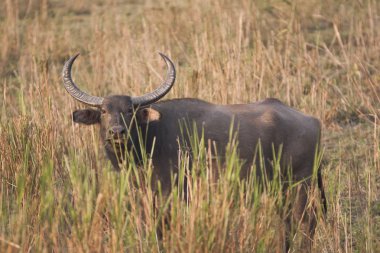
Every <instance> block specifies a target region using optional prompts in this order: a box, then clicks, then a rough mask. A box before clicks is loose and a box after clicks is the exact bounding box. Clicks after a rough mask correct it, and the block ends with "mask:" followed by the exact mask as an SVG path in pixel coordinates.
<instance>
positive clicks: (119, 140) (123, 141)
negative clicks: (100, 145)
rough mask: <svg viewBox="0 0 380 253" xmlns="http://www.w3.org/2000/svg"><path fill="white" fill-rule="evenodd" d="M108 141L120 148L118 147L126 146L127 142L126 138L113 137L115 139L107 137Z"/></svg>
mask: <svg viewBox="0 0 380 253" xmlns="http://www.w3.org/2000/svg"><path fill="white" fill-rule="evenodd" d="M106 143H107V144H109V145H111V146H115V147H117V148H118V147H124V146H125V145H126V143H127V140H126V139H125V138H113V139H106Z"/></svg>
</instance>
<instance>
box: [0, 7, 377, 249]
mask: <svg viewBox="0 0 380 253" xmlns="http://www.w3.org/2000/svg"><path fill="white" fill-rule="evenodd" d="M379 10H380V4H379V3H378V1H371V0H352V1H343V0H338V1H336V0H326V1H318V0H309V1H305V0H303V1H302V0H296V1H287V0H282V1H280V0H271V1H261V0H257V1H250V0H236V1H225V0H214V1H211V0H194V1H189V0H178V1H172V0H166V1H151V0H146V1H143V0H140V1H138V0H132V1H122V0H105V1H100V0H93V1H90V0H67V1H58V0H50V1H49V0H40V1H38V0H3V1H1V3H0V94H1V96H0V105H1V112H0V122H1V123H0V158H1V167H0V180H1V181H0V182H1V187H0V249H1V251H2V252H17V251H23V252H24V251H25V252H26V251H32V252H46V251H57V252H60V251H64V252H65V251H73V250H75V251H78V252H90V251H91V252H92V251H94V252H96V251H111V252H119V251H124V252H125V251H132V252H134V251H140V252H150V251H165V252H166V251H167V252H220V250H221V249H223V250H224V251H227V252H244V251H247V252H250V251H256V252H276V251H278V247H277V246H276V245H278V244H279V242H277V239H276V224H278V221H277V220H276V215H275V214H274V213H275V211H274V210H273V203H274V202H271V199H270V198H268V199H267V198H265V197H261V198H260V201H259V202H260V208H258V209H257V210H256V209H254V208H253V209H252V208H251V207H247V206H244V205H241V206H239V205H238V206H237V207H236V208H235V209H231V208H230V207H229V206H228V205H227V204H226V202H224V200H226V199H225V198H226V196H225V195H224V193H223V190H220V189H219V191H218V190H215V192H213V193H214V196H213V198H214V200H215V201H216V202H217V203H219V204H215V205H214V206H213V205H210V203H209V202H208V201H207V199H208V197H207V196H206V195H207V194H206V193H207V192H208V190H207V189H206V188H200V190H199V192H200V193H199V201H193V202H191V203H188V204H187V205H185V204H184V203H183V204H181V201H178V200H177V201H176V202H175V198H174V197H173V200H172V201H174V202H173V203H174V204H173V203H172V206H177V207H178V210H176V211H175V213H176V214H177V216H174V215H172V219H174V220H175V222H174V223H173V224H175V225H173V226H174V227H173V228H171V229H169V230H168V231H166V232H165V231H164V235H163V239H162V240H160V239H158V238H157V236H156V224H154V219H153V218H152V214H151V212H152V210H151V209H152V206H151V203H152V198H153V196H152V193H151V192H150V193H149V189H145V188H144V187H140V188H136V189H134V190H132V186H131V185H129V181H128V180H127V179H128V177H129V172H130V171H129V170H126V171H123V172H122V173H120V174H115V173H113V172H111V169H110V166H109V164H108V162H107V160H106V159H105V158H104V155H103V150H102V147H101V144H100V143H99V138H98V132H97V128H96V127H88V128H85V127H80V126H77V125H74V124H73V123H72V122H71V112H72V111H73V109H74V108H79V107H82V105H80V104H78V103H77V102H75V101H74V100H73V99H72V98H71V97H70V96H69V95H68V94H67V93H66V91H65V89H64V88H63V85H62V80H61V70H62V67H63V64H64V62H65V60H67V59H68V58H69V57H70V56H72V55H73V54H75V53H77V52H79V53H81V57H80V58H79V59H78V62H77V63H76V65H75V67H74V69H73V72H74V73H73V76H74V80H76V82H77V83H78V84H79V85H80V87H81V88H83V89H84V90H86V91H89V92H90V93H92V94H94V95H100V96H104V95H108V94H127V95H141V94H143V93H144V92H148V91H151V90H153V89H154V88H155V87H157V85H158V83H159V82H160V80H161V76H162V75H163V74H164V73H165V70H164V69H165V67H164V64H163V63H162V62H161V60H160V57H159V56H158V54H157V52H158V51H160V52H163V53H166V54H168V55H169V56H170V57H171V58H172V59H173V60H174V62H175V64H176V66H177V76H178V78H177V81H176V84H175V86H174V88H173V89H172V91H171V92H170V93H169V94H168V96H167V98H180V97H195V98H200V99H205V100H208V101H210V102H214V103H223V104H227V103H249V102H254V101H257V100H260V99H264V98H267V97H276V98H279V99H280V100H282V101H283V102H285V103H286V104H288V105H291V106H293V107H295V108H297V109H298V110H301V111H303V112H306V113H308V114H311V115H314V116H316V117H318V118H319V119H320V120H321V121H322V124H323V144H324V148H325V152H324V153H325V161H326V162H325V165H324V170H323V177H324V180H325V182H326V183H325V187H326V191H327V196H328V203H329V207H328V217H327V219H326V221H322V220H321V221H320V223H319V226H318V228H317V233H316V236H315V238H314V239H315V243H314V246H313V250H314V251H315V252H378V250H379V248H380V239H379V238H380V189H379V187H380V177H379V175H380V174H379V172H380V158H379V154H380V144H379V143H380V134H379V116H380V85H379V82H380V72H379V68H380V59H379V55H380V43H379V41H380V32H379V31H380V30H379V29H378V27H379V26H380V16H379ZM226 187H228V186H226ZM147 188H149V187H147ZM202 189H203V190H202ZM218 201H219V202H218ZM176 204H177V205H176ZM199 205H200V206H202V205H203V206H206V207H204V208H198V207H199ZM173 208H174V207H173ZM173 212H174V211H173ZM143 217H145V218H143ZM146 217H151V219H147V218H146ZM205 217H206V218H205ZM219 223H221V224H224V225H223V226H222V225H218V224H219ZM221 235H224V236H221ZM232 235H233V236H232Z"/></svg>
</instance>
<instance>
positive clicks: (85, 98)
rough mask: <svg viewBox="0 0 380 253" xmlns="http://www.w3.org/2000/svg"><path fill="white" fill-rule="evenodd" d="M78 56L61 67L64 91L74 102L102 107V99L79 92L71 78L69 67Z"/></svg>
mask: <svg viewBox="0 0 380 253" xmlns="http://www.w3.org/2000/svg"><path fill="white" fill-rule="evenodd" d="M78 55H79V54H76V55H74V56H73V57H71V58H70V59H69V60H68V61H67V62H66V63H65V65H64V66H63V71H62V77H63V85H64V86H65V89H66V91H67V92H68V93H69V94H70V95H71V96H73V97H74V98H75V99H76V100H78V101H80V102H82V103H85V104H87V105H90V106H96V107H99V106H100V105H102V103H103V100H104V98H102V97H96V96H92V95H89V94H87V93H85V92H83V91H81V90H80V89H79V88H78V86H77V85H76V84H75V83H74V81H73V79H72V78H71V67H72V65H73V63H74V61H75V59H76V58H77V57H78Z"/></svg>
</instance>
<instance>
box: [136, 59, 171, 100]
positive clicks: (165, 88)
mask: <svg viewBox="0 0 380 253" xmlns="http://www.w3.org/2000/svg"><path fill="white" fill-rule="evenodd" d="M159 54H160V56H161V57H162V58H163V59H164V61H165V63H166V65H167V67H168V72H167V76H166V80H165V81H164V82H163V83H162V84H161V86H160V87H158V88H157V89H156V90H154V91H153V92H151V93H148V94H145V95H143V96H139V97H132V104H133V105H134V106H146V105H149V104H152V103H154V102H156V101H158V100H159V99H161V98H162V97H163V96H165V95H166V94H167V93H168V92H169V91H170V89H171V88H172V87H173V84H174V81H175V76H176V72H175V67H174V64H173V62H172V61H171V60H170V59H169V57H167V56H166V55H164V54H162V53H159Z"/></svg>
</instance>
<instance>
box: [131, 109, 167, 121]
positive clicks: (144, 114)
mask: <svg viewBox="0 0 380 253" xmlns="http://www.w3.org/2000/svg"><path fill="white" fill-rule="evenodd" d="M160 118H161V113H160V112H159V111H156V110H154V109H153V108H144V109H141V110H139V111H138V112H137V119H138V121H139V122H140V123H149V122H152V121H158V120H160Z"/></svg>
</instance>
